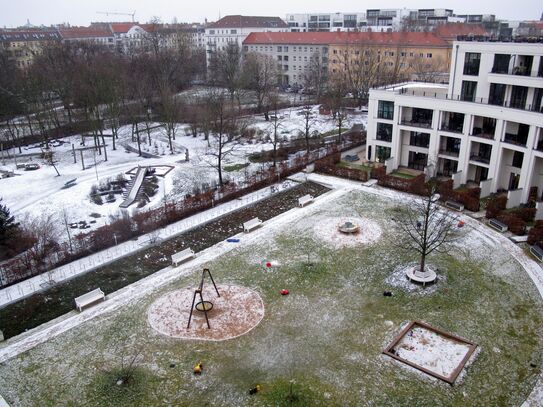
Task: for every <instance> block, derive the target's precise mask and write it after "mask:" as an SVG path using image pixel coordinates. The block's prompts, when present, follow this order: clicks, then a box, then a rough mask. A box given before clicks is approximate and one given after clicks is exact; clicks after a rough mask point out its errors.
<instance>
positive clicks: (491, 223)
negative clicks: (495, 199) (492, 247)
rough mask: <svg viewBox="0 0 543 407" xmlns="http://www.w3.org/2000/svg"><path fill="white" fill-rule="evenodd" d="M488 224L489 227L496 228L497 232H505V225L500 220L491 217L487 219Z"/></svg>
mask: <svg viewBox="0 0 543 407" xmlns="http://www.w3.org/2000/svg"><path fill="white" fill-rule="evenodd" d="M488 225H489V226H490V227H491V228H494V229H496V230H497V231H498V232H501V233H503V232H507V229H508V228H507V225H506V224H505V223H503V222H500V221H499V220H498V219H495V218H492V219H490V220H489V221H488Z"/></svg>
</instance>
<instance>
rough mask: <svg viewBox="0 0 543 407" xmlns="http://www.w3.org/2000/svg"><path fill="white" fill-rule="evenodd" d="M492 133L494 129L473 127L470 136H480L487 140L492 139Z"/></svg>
mask: <svg viewBox="0 0 543 407" xmlns="http://www.w3.org/2000/svg"><path fill="white" fill-rule="evenodd" d="M494 133H495V130H486V129H481V128H479V127H474V128H473V133H472V134H470V136H472V137H481V138H484V139H487V140H494Z"/></svg>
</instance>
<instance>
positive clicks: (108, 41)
mask: <svg viewBox="0 0 543 407" xmlns="http://www.w3.org/2000/svg"><path fill="white" fill-rule="evenodd" d="M58 32H59V34H60V37H61V38H62V41H64V42H91V43H96V44H100V45H104V46H107V47H109V48H114V47H115V37H114V36H113V31H111V29H110V28H109V27H59V29H58Z"/></svg>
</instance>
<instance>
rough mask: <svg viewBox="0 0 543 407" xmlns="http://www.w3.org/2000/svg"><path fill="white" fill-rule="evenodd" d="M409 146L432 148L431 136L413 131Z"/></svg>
mask: <svg viewBox="0 0 543 407" xmlns="http://www.w3.org/2000/svg"><path fill="white" fill-rule="evenodd" d="M409 145H410V146H415V147H424V148H428V147H429V146H430V134H429V133H419V132H418V131H412V132H411V135H410V136H409Z"/></svg>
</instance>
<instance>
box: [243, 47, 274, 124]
mask: <svg viewBox="0 0 543 407" xmlns="http://www.w3.org/2000/svg"><path fill="white" fill-rule="evenodd" d="M243 79H244V83H245V86H246V87H247V88H248V89H251V90H253V91H254V92H255V93H256V101H257V112H258V113H260V112H262V109H263V108H264V106H265V105H267V106H269V103H268V99H269V96H270V92H271V91H272V89H273V88H274V87H275V86H277V80H278V72H277V63H276V61H275V60H274V59H273V58H271V57H270V56H268V55H262V54H258V53H254V52H251V53H248V54H246V55H245V57H244V60H243ZM264 115H265V117H266V120H268V110H267V109H266V111H265V112H264Z"/></svg>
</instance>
